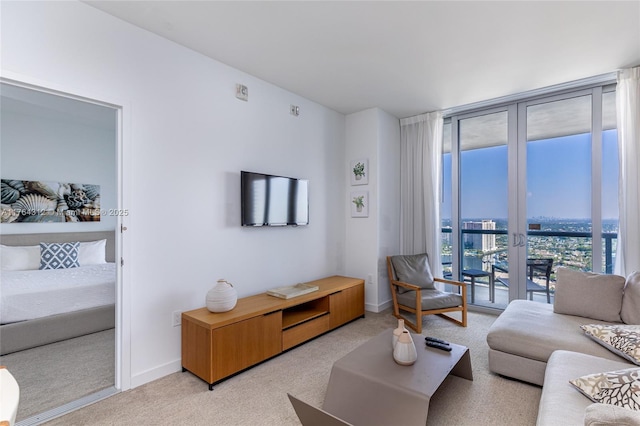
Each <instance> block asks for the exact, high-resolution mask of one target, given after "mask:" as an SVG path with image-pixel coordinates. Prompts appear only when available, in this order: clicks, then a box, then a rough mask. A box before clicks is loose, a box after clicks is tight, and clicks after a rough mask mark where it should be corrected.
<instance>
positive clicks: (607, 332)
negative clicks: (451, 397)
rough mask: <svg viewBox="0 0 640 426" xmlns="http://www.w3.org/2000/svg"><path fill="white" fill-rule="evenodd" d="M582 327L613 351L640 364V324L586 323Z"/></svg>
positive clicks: (588, 334) (592, 337)
mask: <svg viewBox="0 0 640 426" xmlns="http://www.w3.org/2000/svg"><path fill="white" fill-rule="evenodd" d="M580 328H582V329H583V330H584V332H585V333H586V334H587V336H589V337H590V338H591V339H593V340H595V341H596V342H598V343H600V344H601V345H602V346H604V347H605V348H607V349H609V350H610V351H611V352H613V353H615V354H617V355H620V356H621V357H623V358H624V359H626V360H628V361H631V362H633V363H634V364H637V365H640V325H605V324H585V325H581V326H580Z"/></svg>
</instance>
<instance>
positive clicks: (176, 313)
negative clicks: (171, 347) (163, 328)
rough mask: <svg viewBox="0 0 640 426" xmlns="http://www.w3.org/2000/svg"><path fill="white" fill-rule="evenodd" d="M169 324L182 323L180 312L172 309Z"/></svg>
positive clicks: (175, 325) (176, 324) (176, 325)
mask: <svg viewBox="0 0 640 426" xmlns="http://www.w3.org/2000/svg"><path fill="white" fill-rule="evenodd" d="M171 324H172V325H173V326H174V327H178V326H179V325H180V324H182V312H180V311H173V313H172V314H171Z"/></svg>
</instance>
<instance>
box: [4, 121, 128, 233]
mask: <svg viewBox="0 0 640 426" xmlns="http://www.w3.org/2000/svg"><path fill="white" fill-rule="evenodd" d="M116 124H117V123H116V116H115V112H114V113H113V127H112V128H110V129H106V128H100V127H97V126H89V125H86V124H80V123H76V122H73V121H62V120H60V119H55V120H54V119H50V118H47V117H42V116H41V115H40V114H23V113H17V112H7V111H6V109H3V110H2V111H0V176H1V177H2V178H3V179H18V180H36V181H54V182H68V183H85V184H94V185H100V207H101V210H103V211H104V212H106V213H107V214H106V215H104V214H103V215H101V217H100V221H99V222H82V223H6V224H2V225H0V233H2V234H28V233H37V232H92V231H106V230H113V229H115V228H116V217H115V215H113V214H112V215H109V214H108V212H109V211H110V210H112V209H116V208H117V202H116Z"/></svg>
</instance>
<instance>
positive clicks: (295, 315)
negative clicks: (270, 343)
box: [282, 296, 329, 330]
mask: <svg viewBox="0 0 640 426" xmlns="http://www.w3.org/2000/svg"><path fill="white" fill-rule="evenodd" d="M328 313H329V296H325V297H322V298H320V299H316V300H311V301H309V302H306V303H302V304H300V305H296V306H292V307H291V308H287V309H284V310H283V311H282V329H283V330H286V329H288V328H291V327H295V326H297V325H299V324H302V323H303V322H306V321H309V320H312V319H314V318H317V317H321V316H322V315H326V314H328Z"/></svg>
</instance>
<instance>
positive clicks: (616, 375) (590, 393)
mask: <svg viewBox="0 0 640 426" xmlns="http://www.w3.org/2000/svg"><path fill="white" fill-rule="evenodd" d="M569 383H571V384H572V385H573V386H575V387H576V389H578V390H579V391H580V392H581V393H582V394H583V395H584V396H586V397H587V398H589V399H590V400H592V401H593V402H600V403H602V404H611V405H616V406H618V407H623V408H628V409H629V410H640V400H639V399H638V388H640V368H628V369H626V370H617V371H609V372H606V373H595V374H589V375H586V376H582V377H579V378H577V379H573V380H569Z"/></svg>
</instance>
